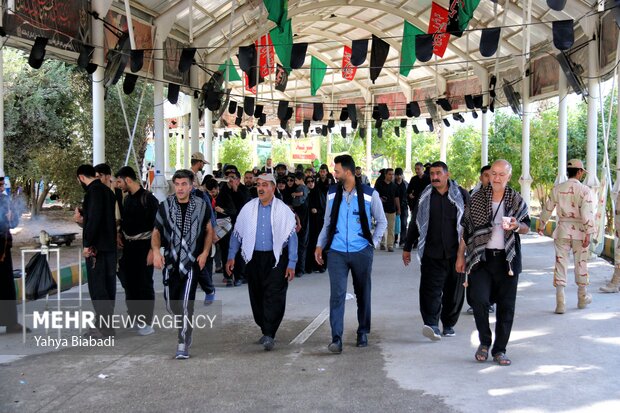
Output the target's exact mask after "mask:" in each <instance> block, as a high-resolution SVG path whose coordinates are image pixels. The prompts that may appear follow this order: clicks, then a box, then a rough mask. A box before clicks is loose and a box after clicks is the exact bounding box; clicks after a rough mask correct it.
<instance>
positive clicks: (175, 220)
mask: <svg viewBox="0 0 620 413" xmlns="http://www.w3.org/2000/svg"><path fill="white" fill-rule="evenodd" d="M205 208H206V204H205V202H204V201H203V200H202V199H198V198H196V197H195V196H194V195H193V194H191V195H190V197H189V204H188V206H187V212H186V213H185V222H183V216H182V215H181V206H180V205H179V201H178V200H177V197H176V196H175V195H171V196H169V197H168V198H167V199H166V201H164V211H165V216H164V217H163V218H162V217H161V216H160V215H159V214H158V215H157V219H158V220H162V219H165V220H166V222H160V224H162V226H163V228H164V237H165V238H166V239H167V240H168V241H169V245H170V247H169V248H168V249H167V250H166V267H167V268H168V269H169V270H172V269H173V268H174V267H175V266H176V265H177V263H178V270H179V274H180V275H181V276H185V275H187V274H188V273H189V271H190V270H191V269H192V264H194V262H196V259H197V257H195V256H194V252H195V250H196V244H197V240H198V235H199V234H200V229H201V226H202V225H204V222H203V221H204V216H205V212H206V211H205Z"/></svg>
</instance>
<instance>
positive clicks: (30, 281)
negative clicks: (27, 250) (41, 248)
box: [26, 252, 58, 300]
mask: <svg viewBox="0 0 620 413" xmlns="http://www.w3.org/2000/svg"><path fill="white" fill-rule="evenodd" d="M56 288H58V287H57V285H56V281H54V279H53V278H52V271H50V266H49V265H48V263H47V259H46V257H45V255H43V254H41V253H40V252H37V253H36V254H34V255H33V256H32V258H30V261H28V264H26V298H27V299H29V300H38V299H39V298H41V297H45V296H46V295H47V294H48V293H49V292H50V291H51V290H55V289H56Z"/></svg>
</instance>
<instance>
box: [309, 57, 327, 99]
mask: <svg viewBox="0 0 620 413" xmlns="http://www.w3.org/2000/svg"><path fill="white" fill-rule="evenodd" d="M325 72H327V64H325V63H323V62H321V61H320V60H319V59H317V58H316V57H314V56H312V63H310V92H311V94H312V96H316V91H317V90H319V88H320V87H321V85H322V84H323V79H324V78H325Z"/></svg>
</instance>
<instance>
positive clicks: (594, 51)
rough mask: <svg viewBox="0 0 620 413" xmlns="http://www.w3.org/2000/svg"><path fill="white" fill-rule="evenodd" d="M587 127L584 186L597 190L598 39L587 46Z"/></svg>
mask: <svg viewBox="0 0 620 413" xmlns="http://www.w3.org/2000/svg"><path fill="white" fill-rule="evenodd" d="M588 77H589V81H588V126H587V128H588V129H587V137H588V143H587V147H586V169H587V170H588V172H589V173H588V174H587V175H586V180H585V184H586V185H588V186H589V187H591V188H597V187H598V186H599V184H600V182H599V180H598V177H597V176H596V175H597V159H596V157H597V152H598V142H597V138H598V136H597V128H598V112H599V110H598V100H599V93H598V92H599V90H598V82H599V80H598V37H597V39H595V40H592V41H590V43H589V44H588Z"/></svg>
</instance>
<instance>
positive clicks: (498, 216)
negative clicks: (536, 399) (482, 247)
mask: <svg viewBox="0 0 620 413" xmlns="http://www.w3.org/2000/svg"><path fill="white" fill-rule="evenodd" d="M498 208H499V211H498ZM496 211H497V213H496ZM493 214H494V215H495V220H493V233H492V235H491V239H490V240H489V242H488V243H487V248H489V249H494V250H503V249H504V228H502V217H503V216H504V203H503V202H502V203H501V204H500V203H499V202H493Z"/></svg>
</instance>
